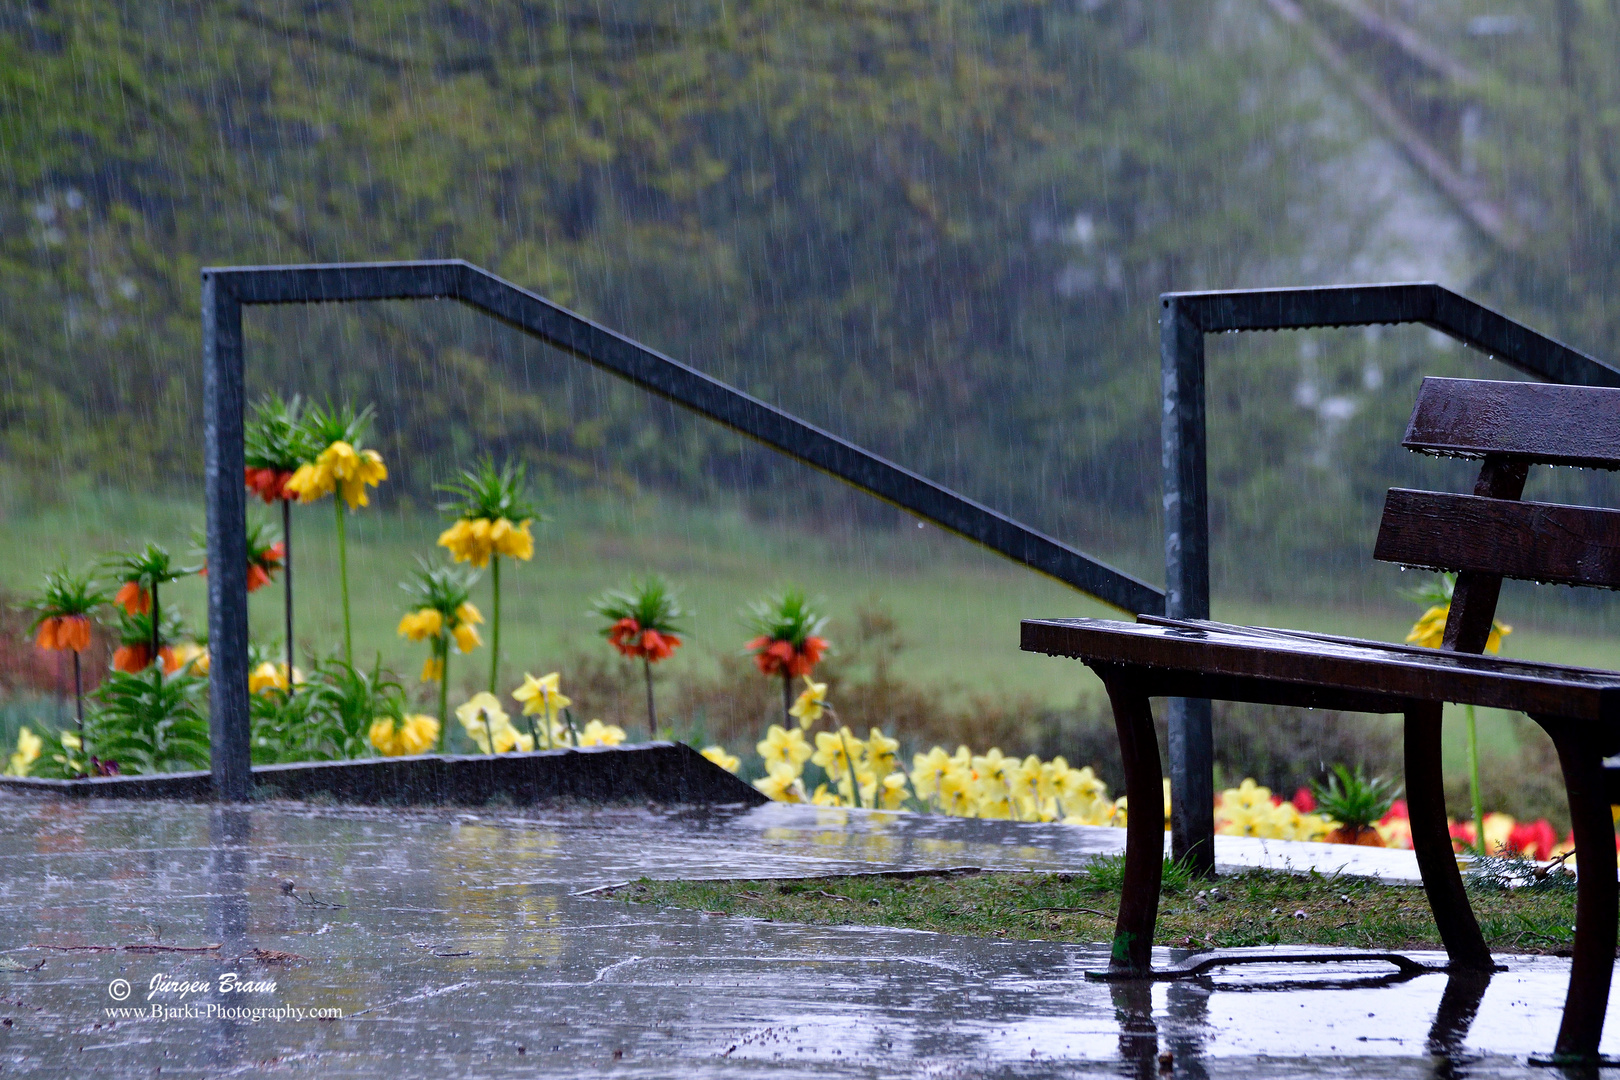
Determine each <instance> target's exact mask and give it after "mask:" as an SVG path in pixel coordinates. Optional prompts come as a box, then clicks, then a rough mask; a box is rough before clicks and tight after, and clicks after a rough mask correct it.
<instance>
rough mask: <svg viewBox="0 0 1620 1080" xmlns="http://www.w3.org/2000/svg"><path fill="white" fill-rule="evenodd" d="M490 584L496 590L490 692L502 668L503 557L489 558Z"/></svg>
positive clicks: (490, 658)
mask: <svg viewBox="0 0 1620 1080" xmlns="http://www.w3.org/2000/svg"><path fill="white" fill-rule="evenodd" d="M489 575H490V584H491V585H492V586H493V587H494V590H495V597H494V600H495V604H494V609H493V610H492V611H491V613H490V628H489V692H490V693H492V694H493V693H494V692H495V681H496V678H497V677H498V676H499V674H500V670H501V557H500V556H499V555H492V556H491V557H490V560H489Z"/></svg>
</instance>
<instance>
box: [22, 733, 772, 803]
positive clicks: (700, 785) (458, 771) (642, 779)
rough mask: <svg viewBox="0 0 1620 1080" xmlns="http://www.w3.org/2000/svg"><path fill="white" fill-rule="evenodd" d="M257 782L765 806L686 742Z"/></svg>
mask: <svg viewBox="0 0 1620 1080" xmlns="http://www.w3.org/2000/svg"><path fill="white" fill-rule="evenodd" d="M253 782H254V793H253V794H254V798H256V799H310V798H322V799H331V800H334V801H336V802H345V803H361V804H388V805H402V804H416V805H434V804H443V803H459V804H462V805H471V806H478V805H482V804H484V803H487V802H488V801H489V800H491V799H502V800H505V801H509V802H511V803H512V804H513V805H517V806H528V805H532V804H534V803H546V802H562V801H569V802H584V803H602V804H606V803H634V802H656V803H710V804H714V803H727V804H735V803H743V804H745V805H750V806H758V805H760V804H762V803H764V802H766V801H767V800H766V798H765V796H763V795H761V794H760V793H759V792H758V791H756V790H755V789H754V788H753V787H752V786H750V785H748V784H745V783H743V782H742V781H741V780H739V779H737V778H736V777H735V776H732V775H731V774H730V773H728V772H726V771H725V770H724V769H722V768H720V767H719V766H717V765H715V764H714V763H713V762H711V761H709V760H707V759H706V758H704V757H703V755H702V754H699V753H698V752H697V751H696V750H693V749H692V748H691V747H690V746H686V745H685V744H683V743H644V744H640V745H637V746H625V747H618V746H593V747H589V748H586V749H583V750H539V751H535V752H534V753H529V754H521V753H513V754H497V755H494V756H487V755H483V754H477V755H471V754H469V755H460V754H456V755H451V754H423V755H420V756H417V757H395V758H366V759H363V760H360V761H321V762H311V763H308V764H299V765H256V766H254V768H253ZM0 791H10V792H29V793H35V794H43V795H56V796H60V797H64V798H91V799H185V800H191V801H203V800H207V799H210V798H212V797H213V788H212V785H211V780H210V776H209V774H208V773H206V772H190V773H165V774H162V775H158V776H102V777H90V778H86V779H83V780H43V779H36V778H33V777H16V776H6V777H0Z"/></svg>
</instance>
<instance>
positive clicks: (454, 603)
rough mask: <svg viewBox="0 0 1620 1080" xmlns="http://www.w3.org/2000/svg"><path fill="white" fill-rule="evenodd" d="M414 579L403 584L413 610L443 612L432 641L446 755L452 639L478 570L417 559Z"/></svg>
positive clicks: (442, 747) (440, 719)
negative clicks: (437, 670) (437, 630)
mask: <svg viewBox="0 0 1620 1080" xmlns="http://www.w3.org/2000/svg"><path fill="white" fill-rule="evenodd" d="M416 562H417V569H416V571H415V572H414V573H412V574H411V577H410V580H408V581H403V582H401V583H400V586H399V587H400V588H402V589H404V590H405V593H406V595H407V596H409V597H410V598H411V602H410V608H409V610H410V611H419V610H421V609H422V608H430V609H432V610H433V611H436V612H438V613H439V618H440V629H439V633H438V634H436V635H435V636H434V637H433V638H432V639H431V642H430V648H431V649H432V658H433V660H434V661H436V662H437V664H438V668H439V750H440V752H443V750H444V748H445V741H446V739H447V738H448V735H449V731H450V723H449V721H450V638H451V635H452V634H453V632H454V629H455V626H456V623H457V621H458V620H459V619H460V618H461V615H460V612H461V609H462V605H463V604H466V603H467V600H468V597H470V596H471V595H472V587H473V585H474V583H476V582H477V581H478V571H476V570H472V569H466V570H462V569H458V568H457V567H454V566H447V565H445V564H443V563H431V562H429V561H428V560H426V559H417V560H416Z"/></svg>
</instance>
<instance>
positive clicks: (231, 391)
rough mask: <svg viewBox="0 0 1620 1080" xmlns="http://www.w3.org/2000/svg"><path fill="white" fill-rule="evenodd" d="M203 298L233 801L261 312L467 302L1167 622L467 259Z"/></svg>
mask: <svg viewBox="0 0 1620 1080" xmlns="http://www.w3.org/2000/svg"><path fill="white" fill-rule="evenodd" d="M202 296H203V386H204V425H205V436H206V441H207V445H206V448H205V464H204V469H205V477H206V485H207V499H208V557H209V562H210V565H211V566H212V567H214V568H215V572H214V573H213V574H211V575H210V577H209V581H208V631H209V641H210V643H211V652H212V660H211V680H212V695H211V698H212V706H211V713H210V738H211V742H212V773H213V781H214V791H215V795H216V797H217V798H220V799H222V800H230V801H240V800H243V799H246V798H248V797H249V787H250V785H251V782H252V777H251V771H250V760H249V742H248V692H247V678H248V669H247V592H246V580H245V568H244V567H243V566H242V565H241V560H239V559H227V558H224V557H223V554H222V553H223V552H226V551H240V550H242V549H243V546H244V545H245V542H246V541H245V534H244V529H245V527H246V526H245V514H246V495H245V491H244V488H243V484H242V468H243V441H242V440H243V408H244V405H245V404H246V400H245V397H246V393H245V389H244V356H243V338H242V308H243V306H244V305H249V304H297V303H333V302H357V301H371V300H433V299H444V300H457V301H460V302H461V303H463V304H466V305H467V306H469V307H472V308H474V309H476V310H478V311H481V312H483V313H485V314H487V315H490V316H492V317H494V318H496V319H499V320H500V321H501V322H504V323H506V324H507V325H509V326H512V327H514V328H516V329H518V330H521V331H523V332H524V333H527V334H529V335H531V336H533V337H536V338H539V339H540V340H541V341H544V342H546V343H547V344H549V345H552V346H554V347H556V348H558V349H561V350H563V351H564V352H567V353H569V354H570V355H573V356H576V357H578V358H580V359H582V360H584V361H586V362H588V363H590V364H592V365H594V366H596V367H598V368H601V369H602V370H604V371H607V372H610V373H612V374H614V375H617V376H619V377H620V378H622V379H625V380H626V381H628V382H630V383H633V384H635V385H636V386H639V387H641V388H642V389H644V390H647V391H649V392H651V393H653V394H656V395H658V396H659V397H662V398H664V399H666V400H668V401H672V402H674V403H676V404H678V405H681V406H684V407H685V408H687V409H690V410H691V411H693V412H695V413H697V414H698V415H700V416H703V417H706V418H707V419H710V420H713V421H715V422H717V423H719V424H722V425H724V426H726V427H728V428H730V429H732V430H733V431H736V432H739V433H740V434H743V435H746V436H748V437H749V438H752V439H754V440H756V441H758V442H760V443H763V444H764V445H766V446H768V447H770V448H771V449H773V450H776V451H778V452H780V453H782V454H785V455H787V456H788V457H791V458H794V459H796V460H798V461H802V462H804V463H805V464H807V465H810V466H811V467H813V468H816V469H819V470H821V471H822V472H825V473H827V474H828V475H830V476H833V477H836V478H837V479H839V480H842V481H844V482H845V483H847V484H850V485H852V486H854V487H856V488H859V489H861V490H862V491H865V492H867V493H868V494H871V495H873V496H876V497H877V498H879V499H882V500H883V501H884V502H887V503H890V504H892V505H894V506H897V507H899V508H900V509H902V510H905V511H906V512H908V513H910V514H913V515H915V516H917V517H918V518H921V519H923V520H925V521H930V522H932V523H933V524H935V525H937V526H939V527H940V528H942V529H945V530H947V531H949V532H953V533H955V534H957V535H958V536H962V537H965V538H966V539H968V540H972V541H974V542H975V543H978V544H980V545H982V546H984V547H986V548H988V549H990V550H991V551H993V552H995V553H997V554H999V555H1002V556H1005V557H1006V558H1009V559H1011V560H1013V561H1014V562H1018V563H1021V564H1022V565H1024V566H1027V567H1029V568H1030V569H1032V570H1035V571H1037V572H1039V573H1043V574H1045V575H1047V576H1048V577H1052V578H1055V579H1056V580H1058V581H1060V582H1062V583H1064V584H1065V585H1068V586H1070V587H1072V588H1074V589H1076V590H1078V591H1080V592H1083V593H1086V594H1088V595H1090V596H1093V597H1095V598H1096V599H1098V600H1101V601H1102V602H1104V603H1106V604H1109V605H1111V606H1113V607H1116V608H1119V609H1121V610H1124V611H1128V612H1131V613H1133V614H1151V615H1162V614H1164V610H1165V600H1164V594H1163V593H1162V592H1160V591H1159V590H1158V589H1155V588H1154V587H1153V586H1151V585H1149V584H1148V583H1146V582H1144V581H1141V580H1139V579H1138V578H1135V577H1133V576H1131V575H1130V574H1127V573H1125V572H1124V571H1121V570H1118V569H1115V568H1114V567H1111V566H1109V565H1107V564H1106V563H1103V562H1101V561H1099V560H1097V559H1095V558H1093V557H1091V556H1090V555H1087V554H1086V553H1085V552H1082V551H1080V550H1078V549H1076V548H1073V547H1070V546H1069V545H1067V544H1065V543H1063V542H1062V541H1060V540H1057V539H1055V538H1053V537H1051V536H1048V535H1046V534H1045V533H1042V532H1040V531H1038V530H1036V529H1033V528H1030V527H1029V526H1027V525H1024V524H1022V523H1020V522H1018V521H1015V520H1014V519H1012V518H1010V517H1007V516H1006V515H1004V514H1001V513H999V512H998V511H996V510H993V509H991V508H990V507H988V506H985V505H984V504H982V503H980V502H977V501H975V500H973V499H970V498H967V497H966V496H963V495H960V494H958V493H956V492H954V491H952V490H950V489H949V488H947V487H944V486H943V485H941V484H937V483H935V482H934V481H932V480H929V479H928V478H927V477H924V476H922V475H920V474H918V473H915V472H912V471H911V470H909V469H906V468H903V467H901V466H900V465H897V464H895V463H894V462H892V461H889V460H887V459H886V458H883V457H880V456H878V455H877V454H874V453H872V452H871V451H868V450H865V449H863V448H861V447H860V446H857V445H855V444H854V443H852V442H850V441H848V440H847V439H843V438H840V437H839V436H837V435H834V434H833V433H831V432H829V431H826V430H825V429H823V428H819V427H816V426H815V425H813V424H809V423H806V422H805V421H803V420H800V419H799V418H797V417H795V416H793V415H791V414H789V413H787V412H784V411H783V410H781V409H778V408H776V407H775V406H773V405H769V404H767V403H765V402H763V401H761V400H759V399H758V398H755V397H753V396H751V395H749V394H745V393H743V392H742V391H740V390H737V389H736V388H734V387H732V386H729V385H727V384H726V383H723V382H721V381H719V380H718V379H715V378H712V377H710V376H708V375H705V374H703V373H702V372H700V371H698V370H697V369H695V368H692V367H689V366H687V365H685V364H682V363H681V362H679V361H677V360H674V359H672V358H671V357H669V356H666V355H664V354H663V353H660V352H658V351H656V350H654V349H650V348H648V347H647V346H645V345H642V344H640V343H639V342H637V341H634V340H633V339H631V338H629V337H626V336H624V335H623V334H619V333H616V332H614V331H612V330H609V329H607V328H606V327H604V326H602V325H600V324H598V323H596V322H593V321H591V320H590V319H587V318H585V317H584V316H581V315H578V314H576V313H574V312H572V311H569V310H568V309H566V308H564V307H561V306H559V305H557V304H554V303H552V302H551V301H549V300H547V299H546V298H545V297H543V296H540V295H538V294H536V293H533V292H530V291H529V290H527V289H524V288H522V287H520V286H517V285H514V284H512V283H511V282H509V281H506V280H504V279H502V278H499V277H497V276H495V275H494V274H491V273H489V272H488V271H486V270H483V269H480V268H479V267H477V266H474V265H473V264H471V263H469V262H465V261H463V260H461V259H445V260H423V261H411V262H385V263H336V264H323V265H305V266H229V267H208V268H205V269H204V270H203V271H202Z"/></svg>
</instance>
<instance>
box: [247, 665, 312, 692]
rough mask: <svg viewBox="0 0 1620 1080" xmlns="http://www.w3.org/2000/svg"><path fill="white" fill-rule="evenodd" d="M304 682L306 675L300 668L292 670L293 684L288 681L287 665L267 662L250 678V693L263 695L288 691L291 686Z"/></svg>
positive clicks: (255, 670)
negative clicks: (272, 691) (270, 692)
mask: <svg viewBox="0 0 1620 1080" xmlns="http://www.w3.org/2000/svg"><path fill="white" fill-rule="evenodd" d="M303 681H304V673H303V671H301V670H300V669H298V668H293V669H292V682H291V683H289V682H288V681H287V665H286V664H272V663H270V662H269V661H266V662H264V663H262V664H260V665H259V666H258V667H256V668H254V669H253V672H252V674H250V675H249V676H248V693H250V694H263V693H267V692H269V691H271V690H280V691H283V692H285V691H287V690H288V689H290V688H291V686H293V685H296V684H298V683H301V682H303Z"/></svg>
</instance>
